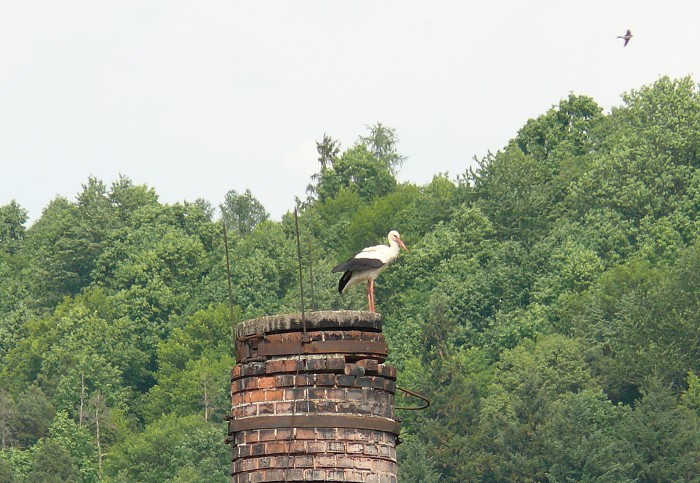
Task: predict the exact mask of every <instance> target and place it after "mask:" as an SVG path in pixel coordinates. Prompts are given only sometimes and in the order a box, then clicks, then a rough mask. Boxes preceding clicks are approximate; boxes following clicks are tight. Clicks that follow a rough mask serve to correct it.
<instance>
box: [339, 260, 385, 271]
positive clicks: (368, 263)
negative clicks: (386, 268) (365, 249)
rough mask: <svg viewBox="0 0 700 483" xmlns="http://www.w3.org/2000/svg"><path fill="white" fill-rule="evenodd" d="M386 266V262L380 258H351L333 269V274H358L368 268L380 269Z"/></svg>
mask: <svg viewBox="0 0 700 483" xmlns="http://www.w3.org/2000/svg"><path fill="white" fill-rule="evenodd" d="M382 265H384V262H382V261H381V260H379V259H378V258H351V259H350V260H348V261H347V262H343V263H341V264H339V265H336V266H335V267H333V270H331V272H332V273H336V272H345V271H350V272H357V271H362V270H367V269H368V268H379V267H381V266H382Z"/></svg>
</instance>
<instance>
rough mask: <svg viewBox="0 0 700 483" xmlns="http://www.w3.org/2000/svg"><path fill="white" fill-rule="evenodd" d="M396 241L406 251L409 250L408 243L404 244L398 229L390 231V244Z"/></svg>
mask: <svg viewBox="0 0 700 483" xmlns="http://www.w3.org/2000/svg"><path fill="white" fill-rule="evenodd" d="M394 243H397V244H398V245H399V246H400V247H401V248H403V249H404V251H408V248H406V245H404V244H403V241H401V235H399V232H398V231H396V230H391V231H390V232H389V244H390V245H393V244H394Z"/></svg>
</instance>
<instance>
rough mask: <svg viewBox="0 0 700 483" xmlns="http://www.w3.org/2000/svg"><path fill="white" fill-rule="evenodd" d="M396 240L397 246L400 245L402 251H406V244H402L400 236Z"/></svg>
mask: <svg viewBox="0 0 700 483" xmlns="http://www.w3.org/2000/svg"><path fill="white" fill-rule="evenodd" d="M396 241H397V242H399V246H400V247H401V248H403V249H404V251H406V252H407V251H408V248H406V245H404V244H403V241H402V240H401V238H399V239H398V240H396Z"/></svg>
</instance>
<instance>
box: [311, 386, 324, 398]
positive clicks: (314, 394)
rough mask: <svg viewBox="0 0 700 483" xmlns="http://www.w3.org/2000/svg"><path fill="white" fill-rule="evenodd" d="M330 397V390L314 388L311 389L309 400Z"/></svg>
mask: <svg viewBox="0 0 700 483" xmlns="http://www.w3.org/2000/svg"><path fill="white" fill-rule="evenodd" d="M326 397H328V389H325V388H320V387H313V388H309V399H325V398H326Z"/></svg>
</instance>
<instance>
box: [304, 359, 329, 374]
mask: <svg viewBox="0 0 700 483" xmlns="http://www.w3.org/2000/svg"><path fill="white" fill-rule="evenodd" d="M305 366H306V367H305V370H307V371H325V370H326V360H325V359H320V358H314V359H307V360H306V364H305Z"/></svg>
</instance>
